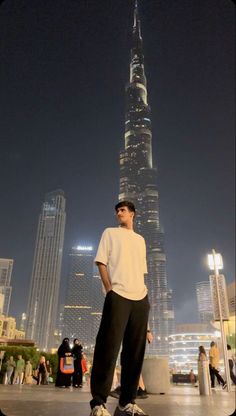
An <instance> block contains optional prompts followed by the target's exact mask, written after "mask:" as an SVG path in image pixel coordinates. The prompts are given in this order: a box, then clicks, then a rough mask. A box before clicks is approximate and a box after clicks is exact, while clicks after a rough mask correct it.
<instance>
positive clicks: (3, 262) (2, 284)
mask: <svg viewBox="0 0 236 416" xmlns="http://www.w3.org/2000/svg"><path fill="white" fill-rule="evenodd" d="M13 263H14V260H12V259H0V293H1V294H2V295H3V300H2V302H3V305H2V308H1V309H2V313H3V314H4V315H6V316H7V315H8V313H9V307H10V301H11V292H12V287H11V275H12V269H13Z"/></svg>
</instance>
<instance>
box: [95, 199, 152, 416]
mask: <svg viewBox="0 0 236 416" xmlns="http://www.w3.org/2000/svg"><path fill="white" fill-rule="evenodd" d="M115 211H116V217H117V220H118V222H119V224H120V226H119V227H115V228H107V229H106V230H105V231H104V232H103V235H102V237H101V240H100V243H99V247H98V251H97V255H96V258H95V262H96V264H97V266H98V269H99V273H100V276H101V280H102V283H103V286H104V288H105V291H106V298H105V302H104V307H103V313H102V319H101V324H100V328H99V331H98V335H97V338H96V345H95V350H94V358H93V366H92V373H91V394H92V400H91V402H90V406H91V409H92V410H91V414H90V416H110V413H109V412H108V410H107V409H106V405H105V404H106V401H107V397H108V395H109V393H110V389H111V385H112V379H113V374H114V369H115V365H116V360H117V356H118V353H119V350H120V346H121V344H122V352H121V363H122V365H121V394H120V397H119V404H118V406H117V408H116V410H115V413H114V416H126V415H127V416H128V415H132V416H138V415H139V416H141V415H142V416H145V412H144V411H143V410H142V409H140V408H139V407H138V406H137V405H136V403H135V398H136V396H137V387H138V382H139V377H140V374H141V369H142V364H143V358H144V352H145V344H146V334H147V322H148V312H149V307H150V306H149V302H148V296H147V288H146V286H145V284H144V274H145V273H147V265H146V246H145V241H144V239H143V237H141V236H140V235H139V234H137V233H136V232H134V229H133V221H134V217H135V207H134V204H133V203H132V202H129V201H123V202H119V203H118V204H117V205H116V206H115Z"/></svg>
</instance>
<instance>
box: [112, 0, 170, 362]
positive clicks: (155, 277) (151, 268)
mask: <svg viewBox="0 0 236 416" xmlns="http://www.w3.org/2000/svg"><path fill="white" fill-rule="evenodd" d="M147 98H148V97H147V81H146V76H145V69H144V55H143V42H142V36H141V25H140V19H139V14H138V4H137V0H136V1H135V9H134V25H133V33H132V45H131V62H130V79H129V83H128V85H127V87H126V114H125V135H124V149H123V150H122V151H121V153H120V191H119V200H120V201H122V200H126V199H127V200H131V201H133V202H134V204H135V206H136V208H137V216H136V230H137V232H138V233H140V234H141V235H143V237H144V238H145V241H146V246H147V262H148V276H147V286H148V292H149V300H150V304H151V311H150V320H149V323H150V327H151V330H152V333H153V336H154V341H153V343H152V344H151V345H150V347H149V353H150V354H154V355H156V354H158V355H168V335H169V333H170V328H173V321H174V311H173V306H172V295H171V292H170V290H169V288H168V285H167V274H166V255H165V250H164V234H163V231H162V229H161V225H160V219H159V194H158V189H157V171H156V168H155V167H154V166H153V158H152V130H151V110H150V106H149V104H148V99H147Z"/></svg>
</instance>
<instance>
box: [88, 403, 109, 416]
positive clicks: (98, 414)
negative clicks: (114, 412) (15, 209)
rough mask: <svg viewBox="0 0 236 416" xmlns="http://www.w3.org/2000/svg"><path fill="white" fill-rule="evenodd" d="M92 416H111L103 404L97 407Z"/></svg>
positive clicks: (92, 411)
mask: <svg viewBox="0 0 236 416" xmlns="http://www.w3.org/2000/svg"><path fill="white" fill-rule="evenodd" d="M90 416H111V414H110V413H109V412H108V410H107V408H106V407H105V406H104V405H103V404H101V405H100V406H95V407H94V408H93V409H92V410H91V413H90Z"/></svg>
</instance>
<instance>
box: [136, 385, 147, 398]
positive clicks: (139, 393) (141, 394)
mask: <svg viewBox="0 0 236 416" xmlns="http://www.w3.org/2000/svg"><path fill="white" fill-rule="evenodd" d="M147 398H148V394H147V390H146V389H144V390H143V389H141V387H139V388H138V391H137V399H147Z"/></svg>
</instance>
